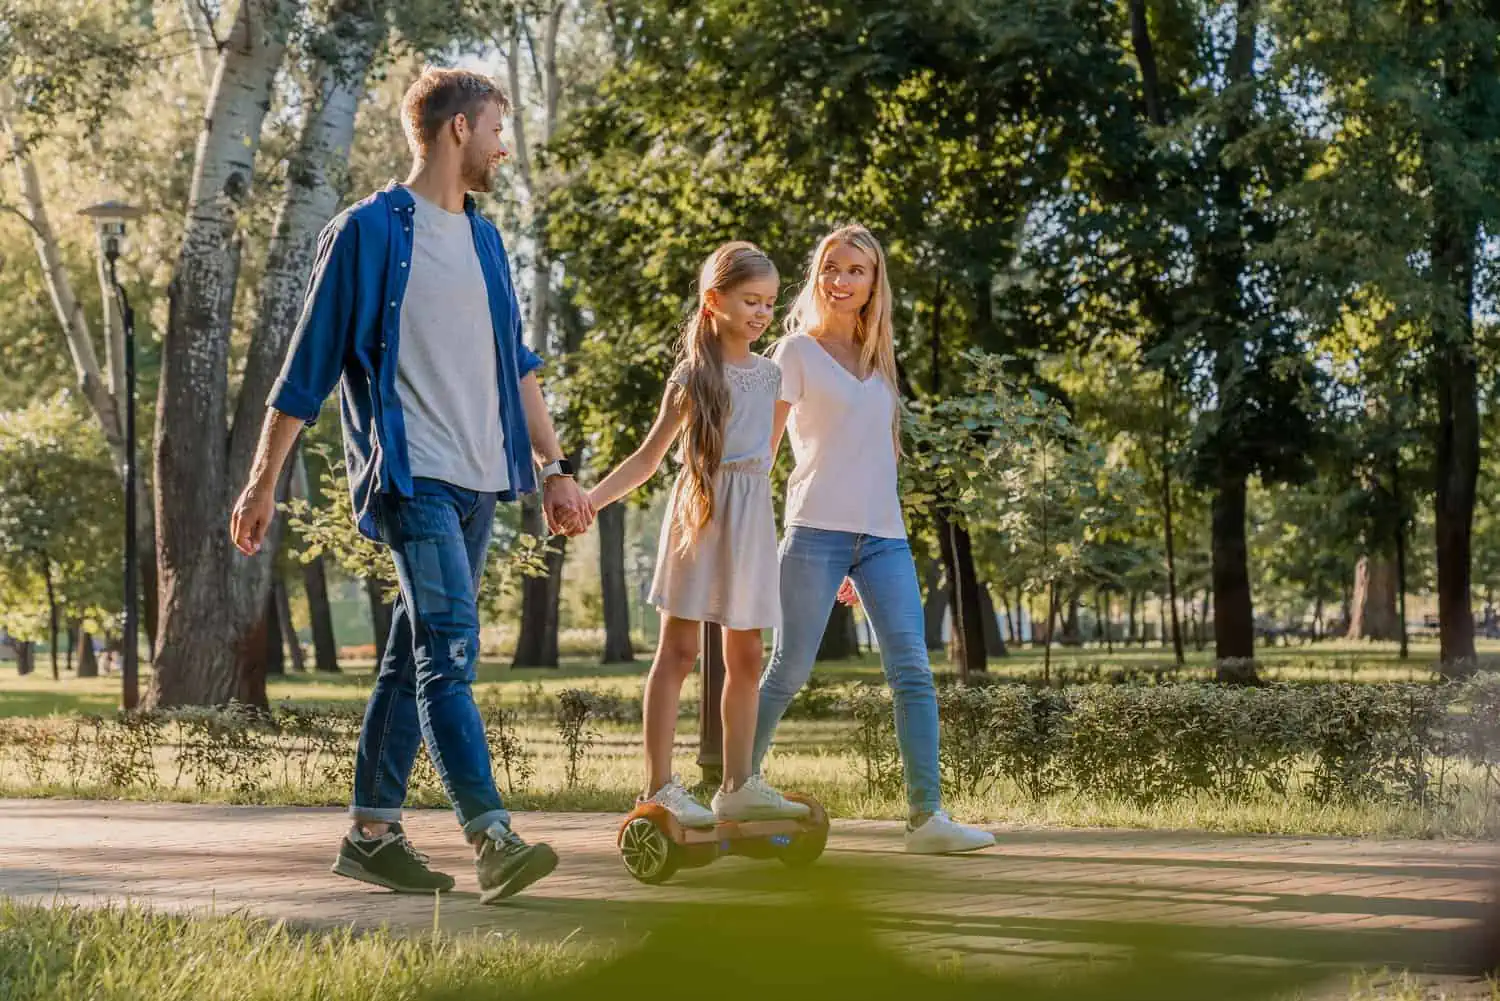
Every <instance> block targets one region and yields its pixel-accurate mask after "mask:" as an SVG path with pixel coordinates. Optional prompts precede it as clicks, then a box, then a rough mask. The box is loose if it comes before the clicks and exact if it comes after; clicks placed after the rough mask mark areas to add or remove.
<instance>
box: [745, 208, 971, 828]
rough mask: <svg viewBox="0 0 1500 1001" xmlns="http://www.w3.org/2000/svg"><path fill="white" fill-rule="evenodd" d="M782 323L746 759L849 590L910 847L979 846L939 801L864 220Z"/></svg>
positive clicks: (764, 737)
mask: <svg viewBox="0 0 1500 1001" xmlns="http://www.w3.org/2000/svg"><path fill="white" fill-rule="evenodd" d="M786 331H787V336H786V337H784V338H782V339H781V340H780V341H778V342H777V344H776V347H775V348H774V349H773V351H772V356H773V357H774V358H775V359H776V362H777V364H778V365H780V367H781V372H782V383H781V400H780V401H779V402H778V403H777V404H776V420H775V427H774V430H773V434H772V439H771V454H772V455H773V456H774V455H775V453H776V449H777V447H778V446H779V445H780V444H781V434H782V431H783V429H785V430H786V431H788V432H790V434H791V438H792V452H793V453H794V455H795V456H796V459H797V465H796V467H795V468H794V469H793V470H792V476H791V480H790V482H789V483H788V484H787V500H786V519H785V524H786V537H785V538H784V539H783V540H782V544H781V608H782V625H781V628H780V629H779V630H777V632H776V644H775V646H774V647H773V648H772V652H771V664H770V667H769V668H767V670H766V675H765V677H764V678H763V679H762V681H761V690H760V710H759V719H758V721H757V724H756V732H755V755H754V760H753V764H752V768H754V769H756V770H758V769H759V768H760V763H761V761H762V760H763V759H764V758H765V755H766V750H767V748H769V747H770V744H771V737H772V735H773V734H774V733H775V732H776V724H777V723H778V722H779V721H780V720H781V716H782V714H783V713H784V712H786V707H787V706H788V705H789V704H790V703H791V701H792V697H793V696H795V695H796V694H797V690H798V689H800V688H801V687H802V686H803V685H804V684H805V683H806V682H807V679H808V676H809V675H810V674H811V673H812V666H813V658H814V657H815V656H816V655H817V652H818V643H819V641H820V640H821V639H822V636H823V630H824V629H825V628H826V626H827V625H828V613H829V612H830V611H831V610H832V608H833V602H834V599H835V596H836V595H839V596H841V597H844V598H846V599H848V600H850V601H852V600H853V599H854V597H855V592H857V595H858V598H860V599H863V604H864V608H865V612H866V615H867V616H868V617H869V620H870V624H871V626H872V627H873V628H874V630H875V637H876V639H877V640H878V641H879V644H880V659H881V663H882V665H883V666H884V668H885V676H886V681H887V682H888V683H889V684H890V686H891V690H892V692H893V693H894V695H895V703H896V705H895V709H896V738H897V742H898V743H899V745H900V747H901V759H902V763H903V765H904V766H905V771H906V796H907V803H908V807H909V809H910V815H909V818H908V821H907V828H906V850H907V851H909V852H917V853H922V854H937V853H942V852H957V851H972V850H974V849H976V848H985V847H988V846H989V845H992V844H994V843H995V839H994V837H993V836H992V835H990V834H989V833H987V832H985V831H981V830H979V829H978V828H974V827H966V826H964V825H962V824H958V823H955V822H954V821H953V820H952V819H951V818H950V817H949V816H948V815H947V814H946V813H945V812H944V811H943V809H942V801H941V793H940V789H939V785H938V713H937V692H936V690H935V689H934V688H933V683H932V669H931V668H930V666H929V665H928V663H927V644H926V642H925V640H924V636H923V629H922V594H921V590H920V588H919V587H918V585H917V573H916V567H915V566H914V564H913V562H912V556H911V549H910V548H909V547H908V545H907V542H906V526H905V524H904V523H903V522H902V520H901V501H900V498H899V497H898V495H897V488H896V461H897V459H898V458H899V457H900V454H901V437H900V431H901V407H900V396H899V394H898V392H897V389H896V357H895V349H894V346H893V342H892V337H891V287H890V284H889V281H888V279H887V278H886V267H885V253H884V251H883V250H881V247H880V243H879V241H877V240H876V239H875V237H874V235H872V234H871V233H870V231H869V230H867V229H865V228H864V227H863V226H846V227H844V228H843V229H840V230H837V231H835V232H833V233H830V234H828V236H826V237H824V238H823V241H822V242H821V243H820V244H818V249H817V251H816V252H815V253H814V254H813V257H812V264H811V267H810V268H809V269H808V273H807V283H806V284H805V285H804V286H803V287H802V291H801V293H800V294H799V295H798V296H797V301H796V302H795V303H793V304H792V309H791V312H790V313H789V314H788V316H787V319H786ZM789 419H790V422H788V420H789ZM846 576H847V577H848V578H851V579H852V581H853V588H852V589H851V588H850V587H849V582H848V581H847V580H846V579H845V578H846ZM840 581H844V587H843V588H842V589H841V588H840V583H839V582H840Z"/></svg>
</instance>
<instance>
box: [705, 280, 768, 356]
mask: <svg viewBox="0 0 1500 1001" xmlns="http://www.w3.org/2000/svg"><path fill="white" fill-rule="evenodd" d="M780 289H781V283H780V282H779V281H778V280H777V279H776V278H775V277H774V276H767V277H765V278H752V279H750V280H749V281H744V282H740V283H739V284H738V285H735V286H733V287H732V288H727V289H724V290H722V291H721V290H719V289H709V290H708V295H707V296H705V298H706V299H707V300H708V309H709V312H711V313H713V316H714V329H715V330H716V331H717V332H718V334H719V336H720V337H721V338H726V339H731V340H738V341H743V342H744V343H745V344H746V345H750V344H754V343H755V342H756V341H757V340H759V339H760V335H761V334H764V333H765V332H766V329H767V328H768V327H770V326H771V317H772V315H773V314H774V313H775V312H776V294H777V292H779V291H780Z"/></svg>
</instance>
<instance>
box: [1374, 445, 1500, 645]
mask: <svg viewBox="0 0 1500 1001" xmlns="http://www.w3.org/2000/svg"><path fill="white" fill-rule="evenodd" d="M1391 496H1392V497H1393V498H1394V499H1395V502H1396V595H1397V606H1398V607H1397V610H1396V622H1397V625H1399V626H1400V627H1401V659H1402V660H1406V659H1407V658H1408V657H1409V656H1410V655H1411V649H1410V645H1409V642H1408V639H1409V638H1408V637H1407V635H1406V496H1405V494H1404V493H1403V492H1402V490H1401V457H1400V456H1399V455H1397V456H1395V457H1394V458H1393V459H1392V461H1391ZM1486 605H1488V602H1486Z"/></svg>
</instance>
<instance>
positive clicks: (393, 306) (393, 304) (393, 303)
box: [391, 299, 396, 309]
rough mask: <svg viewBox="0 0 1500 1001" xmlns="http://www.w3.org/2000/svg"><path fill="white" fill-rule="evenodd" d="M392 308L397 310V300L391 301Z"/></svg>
mask: <svg viewBox="0 0 1500 1001" xmlns="http://www.w3.org/2000/svg"><path fill="white" fill-rule="evenodd" d="M391 308H392V309H395V308H396V300H395V299H392V300H391Z"/></svg>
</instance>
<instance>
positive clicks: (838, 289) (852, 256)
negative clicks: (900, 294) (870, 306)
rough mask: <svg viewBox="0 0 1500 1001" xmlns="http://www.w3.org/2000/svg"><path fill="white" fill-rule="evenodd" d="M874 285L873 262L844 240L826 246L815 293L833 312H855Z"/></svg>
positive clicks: (866, 299)
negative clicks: (828, 246) (826, 250)
mask: <svg viewBox="0 0 1500 1001" xmlns="http://www.w3.org/2000/svg"><path fill="white" fill-rule="evenodd" d="M874 287H875V262H874V261H873V260H871V258H870V255H869V254H866V253H865V252H864V251H863V250H860V249H859V248H858V247H851V246H850V245H849V244H847V243H840V244H836V245H834V246H832V247H830V248H828V252H827V253H826V254H824V255H823V264H822V267H820V268H819V269H818V297H819V298H820V299H821V300H822V302H821V305H822V306H823V308H824V309H826V310H828V311H829V312H832V313H858V312H859V311H860V310H862V309H864V308H865V303H867V302H869V301H870V292H871V290H873V289H874Z"/></svg>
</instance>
